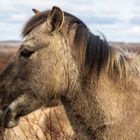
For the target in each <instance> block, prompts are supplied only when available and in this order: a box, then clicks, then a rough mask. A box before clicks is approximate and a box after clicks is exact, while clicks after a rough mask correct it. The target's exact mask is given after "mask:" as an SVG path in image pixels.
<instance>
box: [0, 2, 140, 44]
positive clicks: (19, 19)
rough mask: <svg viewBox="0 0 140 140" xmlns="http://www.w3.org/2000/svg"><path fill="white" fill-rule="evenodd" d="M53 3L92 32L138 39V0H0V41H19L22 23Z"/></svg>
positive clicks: (126, 39)
mask: <svg viewBox="0 0 140 140" xmlns="http://www.w3.org/2000/svg"><path fill="white" fill-rule="evenodd" d="M53 5H56V6H59V7H60V8H62V9H63V10H65V11H67V12H70V13H72V14H74V15H75V16H77V17H79V18H80V19H82V20H83V21H84V22H85V23H86V24H87V25H88V27H89V28H90V29H91V31H93V32H94V33H95V34H99V33H98V32H97V31H96V30H99V31H100V32H102V33H103V34H104V35H105V36H106V38H107V40H109V41H123V42H140V0H1V2H0V40H21V37H20V34H21V30H22V27H23V25H24V24H25V22H26V21H27V20H28V19H29V18H30V17H31V16H32V15H33V12H32V11H31V9H32V8H37V9H39V10H40V11H41V10H46V9H50V8H51V7H52V6H53Z"/></svg>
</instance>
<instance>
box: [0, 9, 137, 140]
mask: <svg viewBox="0 0 140 140" xmlns="http://www.w3.org/2000/svg"><path fill="white" fill-rule="evenodd" d="M57 13H58V14H57ZM63 19H64V20H63ZM22 34H23V36H24V37H26V38H25V40H24V41H23V43H22V45H21V48H20V50H19V52H18V53H17V56H16V57H15V58H14V59H13V61H12V62H11V64H9V67H10V69H9V68H8V67H7V68H6V70H5V71H4V72H3V74H2V75H1V76H0V93H1V94H2V93H6V95H9V96H8V97H9V98H8V99H9V100H8V102H9V103H8V104H7V105H6V106H4V105H3V113H2V115H1V121H2V126H3V127H14V126H16V125H17V124H18V118H19V117H21V116H23V115H26V114H29V113H30V112H32V111H34V110H35V109H37V108H39V107H41V106H44V105H46V104H47V103H49V102H51V101H52V99H61V101H62V103H63V105H64V107H65V110H66V113H67V115H68V118H69V120H70V122H71V125H72V127H73V129H74V131H75V132H76V134H77V138H78V139H80V140H93V139H94V140H103V139H104V140H132V139H135V140H139V139H140V119H139V116H140V95H139V94H140V86H139V82H140V57H139V56H138V55H137V54H134V53H130V52H127V51H124V50H121V49H116V48H113V47H112V46H110V45H109V44H108V43H107V41H105V40H103V39H100V37H98V36H96V35H94V34H92V33H91V32H90V31H89V29H88V28H87V27H86V25H85V24H84V23H83V22H82V21H81V20H79V19H78V18H76V17H74V16H73V15H71V14H69V13H66V12H64V15H63V12H62V11H61V9H59V8H57V7H54V8H53V9H52V11H50V10H49V11H45V12H40V13H38V14H36V15H35V16H34V17H32V18H31V19H30V20H29V22H28V23H27V24H26V25H25V28H24V30H23V33H22ZM27 50H28V51H27ZM29 53H31V56H30V57H25V56H24V55H28V54H29ZM7 71H8V73H7ZM3 100H4V99H3ZM30 100H32V104H31V103H30V102H31V101H30ZM3 104H4V103H3ZM4 108H6V109H4Z"/></svg>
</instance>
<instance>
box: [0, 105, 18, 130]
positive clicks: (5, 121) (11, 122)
mask: <svg viewBox="0 0 140 140" xmlns="http://www.w3.org/2000/svg"><path fill="white" fill-rule="evenodd" d="M18 124H19V117H18V116H17V115H15V114H14V112H12V111H11V109H10V108H9V107H7V108H6V109H5V110H4V111H2V110H0V126H1V127H3V128H13V127H15V126H17V125H18Z"/></svg>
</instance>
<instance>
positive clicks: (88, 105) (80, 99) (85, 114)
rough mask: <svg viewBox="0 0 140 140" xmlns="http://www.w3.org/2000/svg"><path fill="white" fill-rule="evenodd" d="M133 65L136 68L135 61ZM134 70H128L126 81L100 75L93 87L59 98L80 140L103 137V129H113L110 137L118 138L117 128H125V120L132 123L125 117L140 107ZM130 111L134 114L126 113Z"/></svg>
mask: <svg viewBox="0 0 140 140" xmlns="http://www.w3.org/2000/svg"><path fill="white" fill-rule="evenodd" d="M136 59H137V58H136ZM132 60H133V59H132ZM134 61H136V62H135V63H136V65H138V64H137V60H134ZM129 66H131V64H130V65H129ZM134 68H135V66H133V67H132V68H130V69H129V70H128V72H129V73H128V74H130V75H129V76H128V77H126V80H124V79H122V80H121V79H119V78H118V77H117V75H116V79H114V77H113V78H112V77H109V76H108V74H107V73H106V72H104V71H102V73H101V75H100V79H99V81H98V86H97V87H96V86H95V85H94V84H91V86H89V88H88V89H85V90H83V88H82V87H81V86H77V88H76V89H77V90H75V91H74V92H72V91H71V92H70V93H69V94H68V96H66V97H63V98H62V103H63V104H64V107H65V109H66V112H67V114H68V117H69V120H70V122H71V124H72V126H73V129H74V130H75V132H76V134H77V135H78V137H79V139H80V140H88V139H89V140H90V139H93V138H94V137H96V135H97V134H99V135H100V134H101V135H103V133H104V132H105V129H106V127H107V126H109V127H110V125H112V126H113V128H112V129H114V133H115V131H116V135H119V134H117V133H119V131H118V130H119V128H118V129H117V127H120V129H122V128H123V127H125V125H126V126H127V120H130V122H132V120H131V118H130V117H129V116H130V115H131V114H129V113H130V112H131V113H132V114H133V115H134V114H135V113H138V110H135V109H136V108H138V107H140V103H137V102H136V100H138V101H139V102H140V95H139V93H140V88H139V82H140V76H139V77H137V74H135V71H134ZM131 70H132V72H131ZM120 72H121V71H120ZM133 76H134V77H133ZM121 78H122V77H121ZM127 79H128V80H127ZM93 81H94V78H93ZM79 83H80V82H79ZM93 83H94V82H93ZM76 84H78V82H76ZM79 85H80V84H79ZM78 87H79V88H78ZM71 95H72V96H71ZM133 107H134V108H135V109H134V111H133V110H129V109H131V108H133ZM124 108H125V110H124ZM124 111H126V112H124ZM124 113H125V115H124ZM138 114H139V115H140V113H138ZM136 117H137V116H136ZM123 119H124V120H123ZM125 121H126V122H125ZM122 122H123V125H122V128H121V123H122ZM133 127H134V128H135V124H132V129H134V128H133ZM110 128H111V127H110ZM99 137H100V136H99ZM101 137H102V136H101Z"/></svg>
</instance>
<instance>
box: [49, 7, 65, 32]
mask: <svg viewBox="0 0 140 140" xmlns="http://www.w3.org/2000/svg"><path fill="white" fill-rule="evenodd" d="M48 20H49V23H50V24H51V26H52V31H58V30H60V29H61V27H62V26H63V23H64V13H63V11H62V10H61V9H60V8H59V7H56V6H54V7H53V8H52V10H51V12H50V14H49V15H48Z"/></svg>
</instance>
